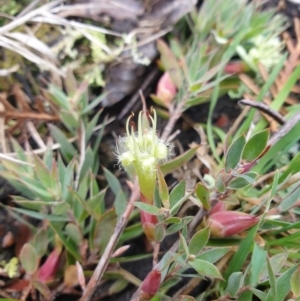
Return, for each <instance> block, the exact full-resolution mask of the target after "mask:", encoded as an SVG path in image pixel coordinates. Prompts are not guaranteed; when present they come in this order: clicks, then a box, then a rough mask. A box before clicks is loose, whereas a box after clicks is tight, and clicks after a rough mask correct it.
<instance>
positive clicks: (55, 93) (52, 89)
mask: <svg viewBox="0 0 300 301" xmlns="http://www.w3.org/2000/svg"><path fill="white" fill-rule="evenodd" d="M49 93H50V96H51V98H52V100H53V102H54V103H55V104H57V105H58V106H59V108H60V109H61V108H63V109H65V110H71V109H72V108H71V107H70V103H69V98H68V96H67V95H66V94H65V93H64V92H63V91H62V90H61V89H60V88H59V87H57V86H55V85H53V84H50V85H49Z"/></svg>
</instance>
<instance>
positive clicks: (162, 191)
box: [157, 168, 170, 209]
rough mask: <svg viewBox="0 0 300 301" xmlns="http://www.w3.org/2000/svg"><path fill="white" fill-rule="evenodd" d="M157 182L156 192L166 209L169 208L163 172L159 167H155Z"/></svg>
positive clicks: (167, 190)
mask: <svg viewBox="0 0 300 301" xmlns="http://www.w3.org/2000/svg"><path fill="white" fill-rule="evenodd" d="M157 182H158V192H159V196H160V199H161V201H162V203H163V205H164V207H165V208H166V209H169V208H170V203H169V189H168V185H167V183H166V180H165V178H164V175H163V173H162V172H161V170H160V168H158V169H157Z"/></svg>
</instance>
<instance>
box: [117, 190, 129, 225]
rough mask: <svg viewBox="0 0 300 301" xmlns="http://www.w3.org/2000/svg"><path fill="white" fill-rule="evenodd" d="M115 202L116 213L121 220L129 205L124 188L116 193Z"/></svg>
mask: <svg viewBox="0 0 300 301" xmlns="http://www.w3.org/2000/svg"><path fill="white" fill-rule="evenodd" d="M114 204H115V209H116V214H117V217H118V220H119V219H120V217H121V216H122V214H123V213H124V211H125V209H126V206H127V196H126V195H125V193H124V191H123V190H120V191H119V192H118V194H117V195H116V197H115V202H114Z"/></svg>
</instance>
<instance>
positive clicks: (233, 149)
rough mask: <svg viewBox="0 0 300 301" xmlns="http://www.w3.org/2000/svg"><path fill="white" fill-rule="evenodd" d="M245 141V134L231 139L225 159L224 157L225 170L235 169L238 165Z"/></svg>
mask: <svg viewBox="0 0 300 301" xmlns="http://www.w3.org/2000/svg"><path fill="white" fill-rule="evenodd" d="M245 143H246V138H245V135H241V136H239V137H238V138H237V139H235V140H234V141H233V143H232V144H231V145H230V147H229V148H228V151H227V154H226V159H225V170H226V172H229V171H230V170H232V169H235V168H236V166H237V165H238V163H239V161H240V159H241V155H242V151H243V148H244V146H245Z"/></svg>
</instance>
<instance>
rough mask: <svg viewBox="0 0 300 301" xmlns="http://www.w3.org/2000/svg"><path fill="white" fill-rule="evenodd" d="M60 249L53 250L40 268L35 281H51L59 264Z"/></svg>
mask: <svg viewBox="0 0 300 301" xmlns="http://www.w3.org/2000/svg"><path fill="white" fill-rule="evenodd" d="M60 254H61V248H59V249H58V248H55V249H54V250H53V251H52V252H51V253H50V254H49V256H48V257H47V259H46V261H45V262H44V263H43V265H42V266H41V267H40V269H39V272H38V277H37V279H38V280H39V281H40V282H44V283H45V282H48V281H50V280H52V279H53V278H54V276H55V274H56V273H57V271H58V269H59V266H60V262H61V260H60V259H61V256H60Z"/></svg>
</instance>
